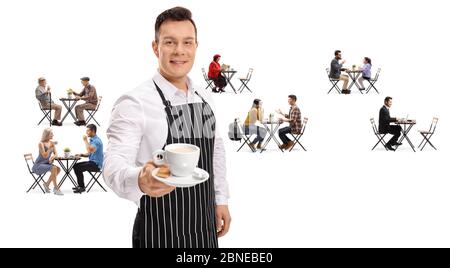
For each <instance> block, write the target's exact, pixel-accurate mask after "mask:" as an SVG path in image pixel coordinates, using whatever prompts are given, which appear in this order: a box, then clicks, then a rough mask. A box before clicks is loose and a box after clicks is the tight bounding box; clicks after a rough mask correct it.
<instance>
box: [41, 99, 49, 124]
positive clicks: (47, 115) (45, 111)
mask: <svg viewBox="0 0 450 268" xmlns="http://www.w3.org/2000/svg"><path fill="white" fill-rule="evenodd" d="M38 103H39V109H40V110H41V112H42V113H43V114H44V117H42V119H41V121H39V123H38V126H39V125H40V124H41V123H42V121H44V120H45V119H47V120H48V123H49V124H50V126H51V125H52V110H51V106H50V108H44V107H42V104H41V102H40V101H38ZM50 105H51V104H50Z"/></svg>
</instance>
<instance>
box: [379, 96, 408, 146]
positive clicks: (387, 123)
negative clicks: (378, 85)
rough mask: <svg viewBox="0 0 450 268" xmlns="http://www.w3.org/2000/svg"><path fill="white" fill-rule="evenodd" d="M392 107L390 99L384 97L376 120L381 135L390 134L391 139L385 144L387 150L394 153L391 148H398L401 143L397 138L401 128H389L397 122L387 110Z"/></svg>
mask: <svg viewBox="0 0 450 268" xmlns="http://www.w3.org/2000/svg"><path fill="white" fill-rule="evenodd" d="M391 106H392V98H391V97H386V98H385V99H384V105H383V107H381V109H380V115H379V120H378V131H379V132H380V133H382V134H386V133H389V134H392V135H394V136H392V138H391V139H390V140H389V141H388V143H387V146H386V147H387V148H388V149H389V150H391V151H395V149H394V148H393V147H392V146H400V145H402V144H401V143H399V142H398V138H399V137H400V134H401V131H402V127H401V126H391V123H392V122H396V121H398V120H397V118H395V117H391V114H390V112H389V109H390V108H391Z"/></svg>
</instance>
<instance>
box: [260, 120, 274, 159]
mask: <svg viewBox="0 0 450 268" xmlns="http://www.w3.org/2000/svg"><path fill="white" fill-rule="evenodd" d="M263 125H264V127H265V128H266V130H267V133H269V137H268V138H267V140H266V141H265V142H264V143H263V145H262V146H261V153H262V152H264V151H265V150H266V147H267V144H269V141H270V139H271V136H272V135H271V132H270V128H269V127H268V126H267V125H266V124H263Z"/></svg>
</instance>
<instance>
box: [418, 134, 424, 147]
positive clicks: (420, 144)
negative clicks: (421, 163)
mask: <svg viewBox="0 0 450 268" xmlns="http://www.w3.org/2000/svg"><path fill="white" fill-rule="evenodd" d="M420 135H422V137H423V139H422V141H421V142H420V143H419V146H417V148H420V147H421V146H422V144H423V142H424V141H425V134H422V133H420ZM422 150H423V149H422ZM422 150H421V151H422Z"/></svg>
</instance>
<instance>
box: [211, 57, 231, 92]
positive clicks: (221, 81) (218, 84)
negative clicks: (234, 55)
mask: <svg viewBox="0 0 450 268" xmlns="http://www.w3.org/2000/svg"><path fill="white" fill-rule="evenodd" d="M219 61H220V55H218V54H217V55H214V57H213V61H212V62H211V63H210V64H209V70H208V78H209V79H211V80H213V82H214V85H215V88H213V92H225V90H223V89H224V88H225V87H226V86H227V80H226V79H225V77H224V76H223V75H222V73H221V71H223V70H224V68H226V65H222V66H220V64H219Z"/></svg>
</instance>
